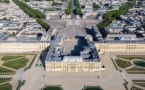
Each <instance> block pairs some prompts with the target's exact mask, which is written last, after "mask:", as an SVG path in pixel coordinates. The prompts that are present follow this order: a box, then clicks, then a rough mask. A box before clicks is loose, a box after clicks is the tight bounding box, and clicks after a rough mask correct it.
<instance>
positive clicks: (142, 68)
mask: <svg viewBox="0 0 145 90" xmlns="http://www.w3.org/2000/svg"><path fill="white" fill-rule="evenodd" d="M112 61H113V64H114V66H115V68H116V70H119V71H120V72H122V71H123V70H125V71H126V72H127V73H128V74H130V75H131V74H133V75H134V74H136V75H138V74H145V56H143V55H117V56H116V57H113V58H112ZM132 82H133V83H134V85H133V86H132V88H131V89H129V90H142V89H140V88H139V86H140V87H142V88H143V87H145V80H144V79H143V78H142V79H141V80H132ZM127 84H128V83H124V87H125V88H126V90H128V88H127Z"/></svg>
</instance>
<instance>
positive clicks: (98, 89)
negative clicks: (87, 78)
mask: <svg viewBox="0 0 145 90" xmlns="http://www.w3.org/2000/svg"><path fill="white" fill-rule="evenodd" d="M82 90H103V89H102V88H101V87H100V86H87V87H84V88H83V89H82Z"/></svg>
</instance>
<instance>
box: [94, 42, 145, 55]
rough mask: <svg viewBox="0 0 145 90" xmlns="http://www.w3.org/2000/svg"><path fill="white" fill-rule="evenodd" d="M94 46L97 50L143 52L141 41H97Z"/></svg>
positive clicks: (144, 46)
mask: <svg viewBox="0 0 145 90" xmlns="http://www.w3.org/2000/svg"><path fill="white" fill-rule="evenodd" d="M95 47H96V49H97V51H98V52H145V43H144V42H143V41H141V42H135V41H130V42H129V41H120V42H118V43H117V42H115V41H114V42H97V43H95Z"/></svg>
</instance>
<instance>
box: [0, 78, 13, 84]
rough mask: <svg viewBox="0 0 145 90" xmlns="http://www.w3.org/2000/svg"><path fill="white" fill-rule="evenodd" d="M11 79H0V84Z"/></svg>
mask: <svg viewBox="0 0 145 90" xmlns="http://www.w3.org/2000/svg"><path fill="white" fill-rule="evenodd" d="M11 79H12V78H0V83H4V82H8V81H11Z"/></svg>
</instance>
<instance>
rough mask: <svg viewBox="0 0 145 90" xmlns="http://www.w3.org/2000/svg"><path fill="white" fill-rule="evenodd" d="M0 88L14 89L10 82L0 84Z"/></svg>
mask: <svg viewBox="0 0 145 90" xmlns="http://www.w3.org/2000/svg"><path fill="white" fill-rule="evenodd" d="M0 90H12V85H10V84H9V83H6V84H2V85H0Z"/></svg>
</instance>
